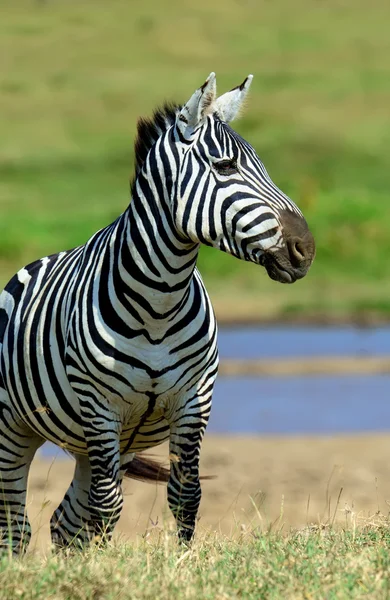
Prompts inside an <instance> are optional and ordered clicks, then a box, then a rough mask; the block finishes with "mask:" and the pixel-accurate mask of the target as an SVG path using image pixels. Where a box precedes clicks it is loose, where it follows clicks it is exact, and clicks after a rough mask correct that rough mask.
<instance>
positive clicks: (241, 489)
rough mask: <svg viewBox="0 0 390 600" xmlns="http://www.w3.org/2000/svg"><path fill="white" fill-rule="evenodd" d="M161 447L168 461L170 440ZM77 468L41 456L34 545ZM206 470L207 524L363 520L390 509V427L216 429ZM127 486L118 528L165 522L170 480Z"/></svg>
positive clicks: (33, 483)
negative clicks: (244, 432) (286, 431)
mask: <svg viewBox="0 0 390 600" xmlns="http://www.w3.org/2000/svg"><path fill="white" fill-rule="evenodd" d="M158 453H159V455H160V456H162V457H164V459H165V460H166V456H167V448H166V447H165V446H162V447H161V448H160V449H159V451H158ZM72 470H73V462H72V461H71V460H63V459H59V458H57V459H54V460H53V461H49V460H43V459H39V458H38V459H36V460H35V462H34V464H33V466H32V469H31V475H30V483H29V500H28V510H29V515H30V520H31V523H32V527H33V532H34V538H33V543H32V547H33V548H36V549H44V548H47V545H48V543H49V533H48V531H49V530H48V521H49V518H50V515H51V513H52V512H53V510H54V509H55V507H56V506H57V504H58V503H59V502H60V500H61V498H62V496H63V494H64V492H65V490H66V488H67V486H68V484H69V482H70V479H71V476H72ZM201 471H202V474H203V475H216V478H215V479H213V480H206V481H204V482H203V498H202V503H201V509H200V521H199V524H198V529H199V530H200V531H210V530H211V531H219V532H222V533H224V534H228V535H231V534H234V533H237V532H239V531H241V530H242V529H245V528H248V527H250V526H251V525H252V526H255V527H256V526H260V527H262V528H267V527H268V526H269V525H270V524H273V527H275V528H280V527H282V526H283V527H284V529H289V528H290V527H301V526H305V525H306V524H308V523H319V522H326V521H329V519H330V520H331V521H332V520H333V519H335V522H338V523H345V522H346V519H347V520H348V521H349V522H353V521H356V522H357V521H359V519H361V518H363V517H364V518H365V517H367V516H369V515H373V514H374V513H375V512H376V511H378V510H380V511H381V512H382V513H383V514H385V515H387V513H388V510H389V504H388V502H390V434H389V435H384V434H381V435H375V436H374V435H358V436H348V437H346V436H337V437H327V438H318V437H304V438H303V437H299V438H298V437H291V438H287V437H281V438H275V437H272V438H255V437H238V436H213V435H209V436H206V439H205V441H204V444H203V450H202V461H201ZM341 490H342V491H341ZM124 491H125V496H126V499H125V509H124V511H123V516H122V517H121V520H120V523H119V524H118V527H117V535H118V536H120V537H121V538H122V539H134V538H136V537H137V536H139V535H142V534H145V532H153V531H154V533H155V532H156V531H158V529H159V527H160V526H161V525H162V524H163V523H164V522H165V523H167V522H168V523H169V522H170V520H171V517H170V515H169V512H168V510H167V506H166V501H165V495H166V491H165V486H163V485H160V486H156V485H151V484H146V483H139V482H136V481H127V482H126V484H125V486H124ZM340 491H341V496H340V500H339V502H338V497H339V494H340ZM154 533H151V534H152V535H153V534H154Z"/></svg>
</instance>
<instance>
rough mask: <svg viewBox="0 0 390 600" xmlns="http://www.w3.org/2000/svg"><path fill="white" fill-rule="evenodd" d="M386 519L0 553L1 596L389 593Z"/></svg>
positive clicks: (75, 598) (218, 598) (75, 599)
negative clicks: (186, 544)
mask: <svg viewBox="0 0 390 600" xmlns="http://www.w3.org/2000/svg"><path fill="white" fill-rule="evenodd" d="M389 545H390V533H389V528H388V524H383V525H382V526H378V525H374V524H371V525H366V526H365V527H363V528H361V529H345V530H339V531H336V530H333V529H332V528H330V529H326V528H325V529H324V528H319V527H309V528H307V529H304V530H301V531H293V532H290V533H288V534H287V535H282V534H281V533H280V532H279V533H271V532H268V533H264V534H259V533H257V532H256V531H251V532H246V531H245V530H243V532H242V533H241V535H240V536H239V537H238V538H237V539H236V540H233V539H227V538H223V537H221V536H220V535H217V534H215V535H211V534H210V535H209V536H208V537H205V538H203V539H201V540H198V541H196V542H195V543H194V545H193V546H192V547H191V548H190V549H185V548H184V549H181V550H179V549H178V547H177V545H176V542H175V541H174V539H173V538H172V536H169V534H168V533H167V532H164V531H162V532H160V535H159V537H158V538H157V539H156V540H154V541H150V540H148V539H144V540H140V541H139V543H138V544H135V545H129V544H120V545H117V546H113V547H111V548H107V549H105V550H99V549H96V548H94V549H92V550H89V551H86V552H85V553H76V554H73V555H70V556H64V555H57V556H56V555H54V556H53V555H52V556H48V557H47V558H42V557H39V556H34V555H29V556H27V557H25V558H22V559H14V560H12V559H9V558H7V557H4V558H3V559H2V561H1V562H0V584H1V585H0V598H2V599H3V598H4V599H7V600H13V599H14V598H19V599H27V598H28V599H29V600H34V599H37V600H38V599H39V600H40V599H41V598H45V599H47V600H51V599H53V600H54V599H55V600H62V599H64V600H65V599H69V598H71V599H72V600H87V599H88V600H90V599H91V600H92V599H93V600H98V599H99V600H103V599H107V600H108V599H112V600H114V599H115V600H119V599H120V600H125V599H126V598H129V599H130V598H131V599H132V600H136V599H138V598H142V599H146V598H153V599H155V598H158V599H159V600H160V599H161V600H164V599H165V598H166V599H170V598H187V599H191V598H194V599H196V600H198V599H199V598H201V599H203V598H204V599H206V598H209V599H212V600H222V599H223V600H227V599H229V598H267V599H269V600H272V599H275V600H278V599H279V598H286V599H304V598H327V599H329V600H332V599H336V598H337V599H344V598H345V599H346V598H348V599H352V598H353V599H355V598H371V599H373V600H375V599H381V598H383V599H384V598H388V597H389V594H390V553H389Z"/></svg>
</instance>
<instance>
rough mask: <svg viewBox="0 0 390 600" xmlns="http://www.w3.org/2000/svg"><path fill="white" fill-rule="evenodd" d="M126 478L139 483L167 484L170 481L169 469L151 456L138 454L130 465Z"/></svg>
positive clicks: (127, 468)
mask: <svg viewBox="0 0 390 600" xmlns="http://www.w3.org/2000/svg"><path fill="white" fill-rule="evenodd" d="M125 476H126V477H130V478H131V479H138V481H149V482H150V483H166V482H167V481H168V479H169V469H168V468H167V467H164V465H163V464H162V463H160V462H158V461H157V460H154V459H153V458H150V457H149V456H142V454H136V455H135V456H134V458H133V460H132V461H131V462H129V463H128V465H127V467H126V471H125Z"/></svg>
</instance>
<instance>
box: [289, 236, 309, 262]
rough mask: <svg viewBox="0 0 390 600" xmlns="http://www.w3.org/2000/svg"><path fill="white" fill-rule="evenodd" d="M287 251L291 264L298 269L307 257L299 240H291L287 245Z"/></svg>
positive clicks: (303, 245)
mask: <svg viewBox="0 0 390 600" xmlns="http://www.w3.org/2000/svg"><path fill="white" fill-rule="evenodd" d="M288 250H289V254H290V260H291V263H292V264H293V265H294V266H296V267H300V266H301V265H302V263H303V262H304V261H305V260H306V257H307V251H306V248H305V244H304V243H303V242H302V240H301V239H292V240H290V242H289V243H288Z"/></svg>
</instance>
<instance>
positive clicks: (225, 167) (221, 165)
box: [214, 158, 237, 175]
mask: <svg viewBox="0 0 390 600" xmlns="http://www.w3.org/2000/svg"><path fill="white" fill-rule="evenodd" d="M214 169H215V170H216V171H218V173H219V174H220V175H233V173H237V161H236V159H235V158H232V159H229V160H219V161H218V162H216V163H214Z"/></svg>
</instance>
